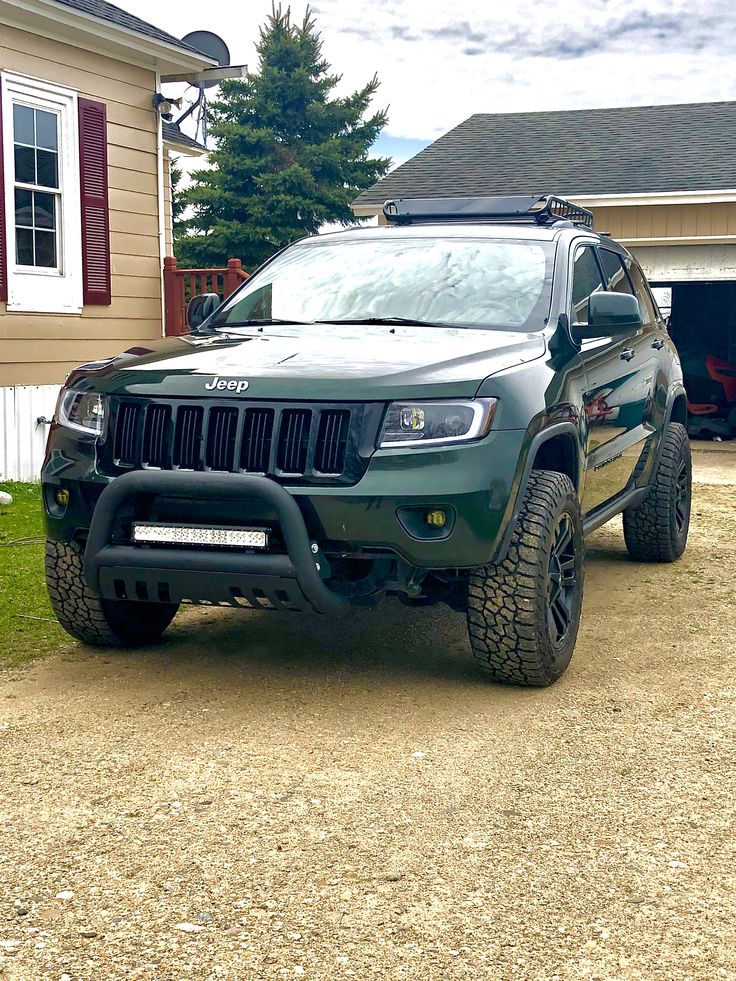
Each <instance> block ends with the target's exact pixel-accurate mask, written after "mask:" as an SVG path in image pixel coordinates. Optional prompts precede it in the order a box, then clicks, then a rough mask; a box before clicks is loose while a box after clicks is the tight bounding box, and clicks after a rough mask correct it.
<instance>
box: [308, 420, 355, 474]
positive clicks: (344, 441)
mask: <svg viewBox="0 0 736 981" xmlns="http://www.w3.org/2000/svg"><path fill="white" fill-rule="evenodd" d="M349 431H350V410H349V409H325V411H324V412H323V413H322V415H321V416H320V420H319V430H318V432H317V448H316V450H315V453H314V469H315V470H316V471H317V472H318V473H330V474H340V473H342V472H343V470H344V469H345V454H346V453H347V448H348V432H349Z"/></svg>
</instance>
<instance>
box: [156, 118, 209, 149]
mask: <svg viewBox="0 0 736 981" xmlns="http://www.w3.org/2000/svg"><path fill="white" fill-rule="evenodd" d="M162 127H163V129H162V133H163V138H164V140H165V141H166V142H167V143H172V144H174V145H175V146H179V147H182V148H183V149H186V150H194V151H196V152H198V153H207V147H206V146H205V145H204V144H203V143H199V142H198V141H197V140H194V139H192V137H191V136H187V134H186V133H182V131H181V130H180V129H179V127H178V126H177V125H176V124H175V123H169V122H167V121H166V120H165V119H164V121H163V123H162Z"/></svg>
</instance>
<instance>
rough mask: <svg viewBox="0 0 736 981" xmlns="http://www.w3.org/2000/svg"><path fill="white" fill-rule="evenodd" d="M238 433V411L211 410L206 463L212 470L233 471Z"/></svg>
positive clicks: (226, 409)
mask: <svg viewBox="0 0 736 981" xmlns="http://www.w3.org/2000/svg"><path fill="white" fill-rule="evenodd" d="M237 431H238V410H237V409H232V408H219V409H210V417H209V422H208V425H207V443H206V446H205V463H206V464H207V466H208V467H209V468H210V470H232V469H233V464H234V462H235V437H236V434H237Z"/></svg>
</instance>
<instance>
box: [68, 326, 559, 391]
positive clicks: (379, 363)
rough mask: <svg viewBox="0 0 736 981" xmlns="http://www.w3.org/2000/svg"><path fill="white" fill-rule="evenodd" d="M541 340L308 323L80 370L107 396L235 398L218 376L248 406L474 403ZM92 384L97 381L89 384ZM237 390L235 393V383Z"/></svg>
mask: <svg viewBox="0 0 736 981" xmlns="http://www.w3.org/2000/svg"><path fill="white" fill-rule="evenodd" d="M544 351H545V341H544V337H543V336H542V335H541V334H527V333H521V332H515V331H501V330H477V329H467V328H455V327H423V326H417V327H413V326H404V325H397V326H396V327H388V326H383V325H380V326H378V325H362V324H361V325H350V326H347V325H333V324H314V325H312V324H309V325H304V326H302V325H294V326H291V325H286V326H278V327H268V326H265V327H263V328H262V329H261V330H257V329H252V328H251V329H248V330H247V331H245V330H243V331H238V332H237V334H236V333H231V334H222V333H218V334H207V335H185V336H183V337H172V338H167V339H165V340H162V341H160V342H158V343H155V344H152V345H151V347H150V348H143V347H137V348H132V349H131V350H129V351H126V352H125V353H124V354H122V355H120V356H118V357H117V358H115V359H113V360H112V361H109V362H101V363H98V364H97V365H84V366H82V368H81V369H79V373H78V374H77V373H75V375H74V377H73V379H72V380H73V381H76V380H77V379H79V378H80V375H81V376H83V377H85V378H86V379H87V381H88V383H89V382H90V381H92V384H93V385H94V386H95V388H97V389H98V390H99V391H102V392H106V393H108V394H127V395H145V396H153V397H155V396H159V397H177V396H194V397H197V398H203V397H205V396H210V397H215V398H231V397H233V392H232V390H230V391H218V390H217V389H216V388H215V389H209V390H208V389H206V388H205V385H212V383H213V379H215V378H219V379H221V380H224V381H226V382H230V381H237V382H240V381H247V382H248V387H247V394H245V393H244V392H243V393H241V394H240V395H239V396H238V397H240V398H249V399H273V400H276V399H279V400H280V399H295V400H305V401H307V400H308V401H332V400H346V401H372V400H389V399H394V398H418V397H424V398H439V397H443V396H451V397H465V398H468V397H471V396H473V395H475V393H476V392H477V390H478V388H479V386H480V384H481V383H482V382H483V380H484V379H486V378H487V377H488V376H489V375H493V374H496V373H497V372H499V371H503V370H504V369H506V368H510V367H513V366H515V365H518V364H520V363H522V362H527V361H532V360H534V359H536V358H540V357H542V355H543V354H544ZM93 379H94V380H93ZM233 387H234V386H233Z"/></svg>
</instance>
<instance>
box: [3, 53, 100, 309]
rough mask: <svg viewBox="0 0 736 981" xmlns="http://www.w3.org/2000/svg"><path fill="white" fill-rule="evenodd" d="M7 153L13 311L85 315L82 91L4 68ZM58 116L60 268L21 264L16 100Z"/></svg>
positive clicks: (7, 231) (7, 224)
mask: <svg viewBox="0 0 736 981" xmlns="http://www.w3.org/2000/svg"><path fill="white" fill-rule="evenodd" d="M0 77H1V78H2V101H3V151H4V158H5V175H4V176H5V235H6V249H7V262H8V303H7V309H8V311H15V312H18V313H62V314H64V313H66V314H80V313H81V312H82V305H83V275H82V213H81V199H80V187H79V125H78V115H77V92H76V91H75V90H74V89H70V88H68V87H67V86H65V85H57V84H56V83H55V82H47V81H45V80H43V79H40V78H31V77H30V76H28V75H18V74H16V73H15V72H1V73H0ZM14 103H20V104H21V105H25V106H32V107H33V108H35V109H44V110H46V111H47V112H53V113H56V114H57V115H58V117H59V192H60V194H61V203H60V206H59V208H58V215H57V224H58V228H57V241H56V247H57V260H58V262H57V264H58V268H56V269H47V268H43V267H39V266H19V265H18V263H17V262H16V260H15V255H16V252H15V153H14V143H15V140H14V133H13V104H14Z"/></svg>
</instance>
